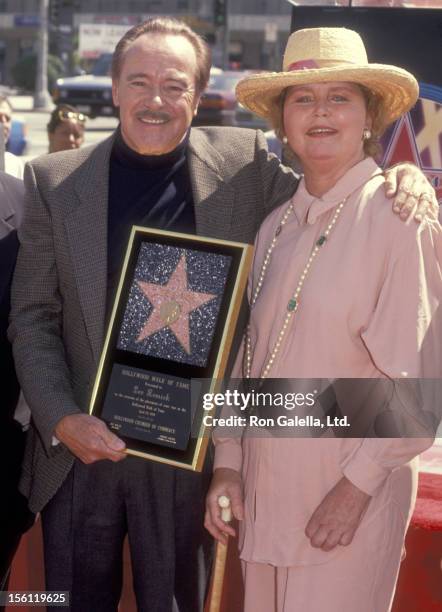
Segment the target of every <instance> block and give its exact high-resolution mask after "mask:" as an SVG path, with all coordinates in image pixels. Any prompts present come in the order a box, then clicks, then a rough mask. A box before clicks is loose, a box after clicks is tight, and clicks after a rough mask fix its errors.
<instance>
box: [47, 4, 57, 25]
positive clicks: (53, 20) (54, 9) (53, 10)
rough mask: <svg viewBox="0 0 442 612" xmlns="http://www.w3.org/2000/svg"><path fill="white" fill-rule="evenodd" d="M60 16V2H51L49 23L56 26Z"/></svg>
mask: <svg viewBox="0 0 442 612" xmlns="http://www.w3.org/2000/svg"><path fill="white" fill-rule="evenodd" d="M59 14H60V0H49V22H50V23H52V24H54V25H56V24H57V23H58V18H59Z"/></svg>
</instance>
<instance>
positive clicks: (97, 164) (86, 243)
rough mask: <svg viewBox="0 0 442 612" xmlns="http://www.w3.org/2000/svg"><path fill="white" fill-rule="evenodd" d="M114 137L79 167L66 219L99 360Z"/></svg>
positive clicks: (104, 311) (108, 139) (79, 285)
mask: <svg viewBox="0 0 442 612" xmlns="http://www.w3.org/2000/svg"><path fill="white" fill-rule="evenodd" d="M113 139H114V136H111V137H110V138H107V139H106V140H105V141H104V142H103V143H100V144H99V145H98V146H97V147H96V148H95V149H93V151H92V153H91V154H90V156H89V158H88V159H87V160H86V161H85V162H84V163H83V164H82V165H81V166H80V167H79V169H78V171H77V177H76V180H75V191H76V194H77V196H78V200H77V201H76V204H77V206H75V202H74V203H73V207H72V211H71V212H70V214H69V215H68V216H67V217H66V219H65V227H66V232H67V236H68V242H69V247H70V254H71V259H72V261H73V264H74V271H75V277H76V283H77V289H78V294H79V297H80V303H81V308H82V311H83V316H84V320H85V324H86V330H87V333H88V336H89V341H90V343H91V347H92V352H93V355H94V358H95V360H96V362H97V363H98V361H99V358H100V353H101V349H102V345H103V340H104V331H105V330H104V325H105V316H106V297H107V209H108V193H109V160H110V153H111V149H112V144H113Z"/></svg>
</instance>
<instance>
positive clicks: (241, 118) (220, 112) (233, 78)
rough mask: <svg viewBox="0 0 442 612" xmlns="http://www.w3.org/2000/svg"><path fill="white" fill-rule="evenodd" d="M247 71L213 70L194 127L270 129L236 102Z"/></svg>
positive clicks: (264, 122)
mask: <svg viewBox="0 0 442 612" xmlns="http://www.w3.org/2000/svg"><path fill="white" fill-rule="evenodd" d="M249 74H251V72H250V71H245V70H226V71H221V70H219V69H212V71H211V73H210V81H209V85H208V87H207V89H206V91H205V92H204V93H203V95H202V96H201V101H200V104H199V107H198V113H197V115H196V117H195V119H194V120H193V125H230V126H239V127H249V128H254V129H258V128H259V129H268V127H267V122H266V121H264V120H263V119H260V118H259V117H257V115H254V114H253V113H251V112H250V111H248V110H246V109H245V108H243V107H242V106H241V105H240V104H238V102H237V101H236V96H235V87H236V85H237V83H238V82H239V81H240V80H241V79H243V78H244V77H245V76H247V75H249Z"/></svg>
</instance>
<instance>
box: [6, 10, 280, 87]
mask: <svg viewBox="0 0 442 612" xmlns="http://www.w3.org/2000/svg"><path fill="white" fill-rule="evenodd" d="M39 4H40V3H39V0H0V84H3V85H14V83H13V78H12V73H11V70H12V67H13V66H14V65H15V64H16V63H17V61H19V60H20V59H21V58H22V57H23V56H25V55H27V54H29V53H32V52H33V51H34V49H35V44H36V39H37V32H38V27H39ZM227 7H228V26H229V45H228V50H229V60H230V63H231V65H232V66H234V67H241V68H262V69H264V68H265V69H276V68H278V67H279V64H280V55H281V51H282V49H284V46H285V41H286V39H287V36H288V34H289V31H290V15H291V6H290V4H289V2H288V1H287V0H227ZM214 10H215V0H50V8H49V40H50V52H52V53H54V54H55V55H57V56H58V57H61V58H62V60H63V62H64V63H65V66H66V73H67V74H69V73H72V72H73V70H74V66H75V65H76V63H77V62H78V46H79V40H78V31H79V26H80V24H100V23H107V24H115V25H127V26H128V27H130V26H131V25H134V24H136V23H139V22H140V21H143V20H144V19H147V18H149V17H152V16H154V15H169V16H174V17H178V18H180V19H184V20H186V21H187V22H188V23H189V25H190V26H191V27H193V28H194V29H195V30H196V31H198V32H199V33H200V34H202V35H204V36H205V37H206V38H207V40H208V41H209V42H210V44H211V46H212V48H213V56H214V63H215V64H218V65H220V64H221V57H222V28H220V27H216V26H215V19H214Z"/></svg>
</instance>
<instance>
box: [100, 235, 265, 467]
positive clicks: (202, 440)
mask: <svg viewBox="0 0 442 612" xmlns="http://www.w3.org/2000/svg"><path fill="white" fill-rule="evenodd" d="M139 234H141V235H146V234H147V235H149V236H154V237H158V238H159V243H160V244H161V237H167V238H172V239H176V241H177V243H179V242H180V241H181V242H187V243H189V244H188V248H189V249H191V248H192V243H204V244H205V245H211V244H213V245H221V246H224V247H227V248H231V249H232V250H236V251H239V252H240V253H241V255H240V260H239V264H238V270H237V273H236V278H235V282H234V286H233V291H232V296H231V300H230V304H229V308H228V312H227V315H226V317H225V322H224V325H223V331H222V335H221V340H220V346H219V350H218V354H217V357H216V361H215V365H214V368H213V372H211V376H210V385H209V388H208V389H207V392H208V393H216V392H217V390H218V389H219V384H220V381H221V379H222V378H223V376H224V374H225V370H226V366H227V361H228V357H229V351H230V348H231V345H232V342H233V338H234V335H235V330H236V324H237V321H238V315H239V312H240V309H241V303H242V299H243V295H244V292H245V289H246V286H247V278H248V272H249V269H250V267H251V264H252V257H253V247H252V246H251V245H249V244H243V243H240V242H232V241H229V240H221V239H219V238H206V237H203V236H196V235H193V234H184V233H180V232H169V231H165V230H156V229H151V228H146V227H141V226H136V225H135V226H133V227H132V231H131V234H130V238H129V243H128V246H127V249H126V254H125V257H124V262H123V269H122V272H121V275H120V280H119V283H118V288H117V293H116V297H115V300H114V304H113V307H112V313H111V318H110V322H109V326H108V330H107V333H106V338H105V342H104V346H103V350H102V353H101V357H100V362H99V366H98V370H97V374H96V377H95V383H94V386H93V390H92V396H91V400H90V404H89V414H91V415H93V414H94V413H95V412H97V410H98V407H97V405H96V402H97V397H98V393H99V389H100V387H101V385H102V384H103V383H102V377H103V372H104V369H105V365H106V361H107V359H108V352H109V349H110V348H111V347H110V343H111V338H112V335H113V331H114V324H115V319H116V317H117V312H118V309H119V307H120V300H121V298H122V293H123V287H124V285H125V282H126V275H127V269H128V266H129V262H130V260H131V256H132V253H133V248H134V243H135V239H136V237H137V235H139ZM206 414H210V413H209V412H206ZM97 416H99V415H97ZM207 429H208V426H206V425H205V424H204V421H203V419H201V423H200V424H199V431H198V438H197V442H196V445H195V450H194V452H193V457H192V462H191V463H190V462H184V461H183V462H181V461H175V460H173V459H169V458H165V457H161V456H160V455H152V454H150V453H147V452H146V453H145V452H141V451H139V450H135V449H131V448H130V447H127V449H126V452H127V453H128V454H129V455H134V456H137V457H142V458H145V459H150V460H153V461H157V462H159V463H165V464H168V465H172V466H175V467H181V468H184V469H188V470H192V471H197V472H199V471H201V470H202V467H203V464H204V460H205V456H206V451H207V446H208V442H209V437H208V435H207ZM158 447H159V448H162V447H161V445H158Z"/></svg>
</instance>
